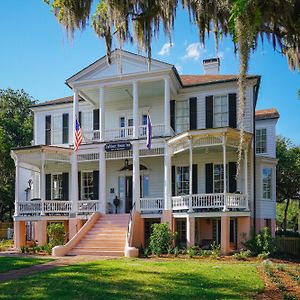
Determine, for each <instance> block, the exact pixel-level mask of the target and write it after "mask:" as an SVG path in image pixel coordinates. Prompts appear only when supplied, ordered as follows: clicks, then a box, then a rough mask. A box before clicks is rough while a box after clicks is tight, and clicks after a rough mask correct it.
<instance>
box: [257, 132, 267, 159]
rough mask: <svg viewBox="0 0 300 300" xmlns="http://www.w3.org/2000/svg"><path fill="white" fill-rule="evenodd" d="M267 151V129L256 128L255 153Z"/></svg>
mask: <svg viewBox="0 0 300 300" xmlns="http://www.w3.org/2000/svg"><path fill="white" fill-rule="evenodd" d="M266 152H267V129H266V128H260V129H256V153H266Z"/></svg>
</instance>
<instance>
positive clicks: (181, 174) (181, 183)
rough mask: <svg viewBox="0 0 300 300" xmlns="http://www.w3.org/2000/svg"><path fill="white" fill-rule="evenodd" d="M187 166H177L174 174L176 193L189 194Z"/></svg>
mask: <svg viewBox="0 0 300 300" xmlns="http://www.w3.org/2000/svg"><path fill="white" fill-rule="evenodd" d="M189 177H190V176H189V167H177V175H176V194H177V196H179V195H188V194H189V187H190V181H189Z"/></svg>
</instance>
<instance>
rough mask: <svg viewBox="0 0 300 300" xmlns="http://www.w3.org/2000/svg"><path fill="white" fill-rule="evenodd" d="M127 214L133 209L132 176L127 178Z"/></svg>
mask: <svg viewBox="0 0 300 300" xmlns="http://www.w3.org/2000/svg"><path fill="white" fill-rule="evenodd" d="M124 192H125V212H126V213H127V214H128V213H130V211H131V209H132V176H125V191H124Z"/></svg>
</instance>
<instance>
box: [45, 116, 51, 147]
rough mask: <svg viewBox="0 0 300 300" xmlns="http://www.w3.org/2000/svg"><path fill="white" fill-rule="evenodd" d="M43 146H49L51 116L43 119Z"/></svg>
mask: <svg viewBox="0 0 300 300" xmlns="http://www.w3.org/2000/svg"><path fill="white" fill-rule="evenodd" d="M45 144H46V145H51V116H46V117H45Z"/></svg>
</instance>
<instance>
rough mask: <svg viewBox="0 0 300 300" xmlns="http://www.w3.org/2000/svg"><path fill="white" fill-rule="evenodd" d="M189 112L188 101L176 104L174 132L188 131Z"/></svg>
mask: <svg viewBox="0 0 300 300" xmlns="http://www.w3.org/2000/svg"><path fill="white" fill-rule="evenodd" d="M189 117H190V112H189V102H188V101H178V102H176V131H177V132H178V133H179V132H184V131H187V130H189V129H190V120H189Z"/></svg>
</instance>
